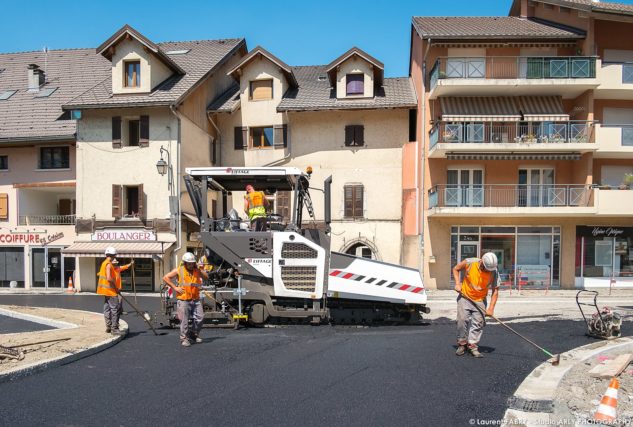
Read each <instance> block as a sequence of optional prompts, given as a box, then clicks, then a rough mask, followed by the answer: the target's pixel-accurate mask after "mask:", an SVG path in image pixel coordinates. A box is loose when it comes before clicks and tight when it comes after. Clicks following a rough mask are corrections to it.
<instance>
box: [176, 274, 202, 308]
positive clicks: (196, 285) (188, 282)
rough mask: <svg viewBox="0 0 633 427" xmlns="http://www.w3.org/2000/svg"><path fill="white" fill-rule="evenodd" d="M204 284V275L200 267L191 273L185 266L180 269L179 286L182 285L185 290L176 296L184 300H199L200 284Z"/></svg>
mask: <svg viewBox="0 0 633 427" xmlns="http://www.w3.org/2000/svg"><path fill="white" fill-rule="evenodd" d="M201 285H202V275H201V274H200V271H198V269H195V270H193V273H189V270H187V269H186V268H185V267H184V266H181V267H180V268H179V269H178V286H181V287H182V289H183V290H184V292H183V293H182V294H180V295H176V298H178V299H179V300H182V301H197V300H199V299H200V286H201Z"/></svg>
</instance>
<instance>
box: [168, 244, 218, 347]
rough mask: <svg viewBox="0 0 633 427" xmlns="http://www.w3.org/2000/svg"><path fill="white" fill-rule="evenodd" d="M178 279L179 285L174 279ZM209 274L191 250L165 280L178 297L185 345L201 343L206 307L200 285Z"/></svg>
mask: <svg viewBox="0 0 633 427" xmlns="http://www.w3.org/2000/svg"><path fill="white" fill-rule="evenodd" d="M175 278H177V279H178V286H176V285H174V283H173V282H172V280H173V279H175ZM208 278H209V276H208V275H207V273H206V272H205V271H204V270H203V269H202V268H201V266H199V265H197V264H196V257H195V255H194V254H192V253H191V252H186V253H185V254H184V255H183V256H182V265H180V266H179V267H176V268H174V269H173V270H172V271H170V272H169V273H167V274H166V275H165V276H164V277H163V280H164V281H165V283H166V284H167V286H169V287H170V288H171V289H172V290H173V292H174V293H175V294H176V298H177V299H178V303H177V304H178V305H177V307H178V308H177V313H178V318H179V319H180V343H181V345H182V346H183V347H189V346H191V344H192V342H195V343H201V342H202V338H200V336H199V335H200V330H201V329H202V321H203V318H204V309H203V306H202V302H201V301H200V286H201V285H202V280H203V279H208ZM190 318H193V327H192V328H191V330H189V319H190Z"/></svg>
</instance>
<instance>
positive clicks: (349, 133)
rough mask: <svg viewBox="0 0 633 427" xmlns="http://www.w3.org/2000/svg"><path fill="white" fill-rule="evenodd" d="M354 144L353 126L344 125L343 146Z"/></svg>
mask: <svg viewBox="0 0 633 427" xmlns="http://www.w3.org/2000/svg"><path fill="white" fill-rule="evenodd" d="M353 144H354V126H351V125H348V126H345V146H347V147H349V146H350V145H353Z"/></svg>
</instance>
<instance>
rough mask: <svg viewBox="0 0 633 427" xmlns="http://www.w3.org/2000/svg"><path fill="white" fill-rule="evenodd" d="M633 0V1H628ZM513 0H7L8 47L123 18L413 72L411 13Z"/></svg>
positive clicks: (486, 12)
mask: <svg viewBox="0 0 633 427" xmlns="http://www.w3.org/2000/svg"><path fill="white" fill-rule="evenodd" d="M621 2H622V3H631V4H633V0H622V1H621ZM511 3H512V0H391V1H385V0H345V1H341V0H338V1H336V0H295V1H289V0H268V1H262V0H259V1H253V0H241V1H236V0H222V1H218V0H208V1H188V0H180V1H174V0H172V1H165V0H156V1H144V0H136V1H134V0H125V1H121V0H112V1H105V0H101V1H97V0H89V1H85V0H84V1H78V0H64V1H43V0H16V1H8V0H5V1H3V2H2V6H1V8H2V9H1V10H2V16H3V19H2V26H1V27H0V52H16V51H27V50H38V49H42V47H44V46H48V47H49V49H61V48H73V47H96V46H98V45H99V44H101V43H102V42H103V41H104V40H105V39H107V38H108V37H109V36H110V35H112V33H114V32H115V31H116V30H117V29H119V28H120V27H121V26H122V25H123V24H126V23H128V24H130V25H132V26H133V27H134V28H136V29H137V30H139V31H140V32H141V33H143V34H144V35H145V36H147V37H149V38H150V39H151V40H153V41H155V42H161V41H169V40H194V39H215V38H233V37H245V38H246V43H247V46H248V48H249V50H250V49H252V48H254V47H255V46H257V45H262V46H263V47H265V48H266V49H268V50H269V51H271V52H272V53H273V54H275V55H277V56H278V57H279V58H281V59H282V60H283V61H285V62H286V63H288V64H289V65H316V64H327V63H329V62H330V61H332V60H333V59H334V58H336V57H337V56H339V55H340V54H342V53H343V52H345V51H346V50H347V49H349V48H350V47H352V46H358V47H360V48H361V49H364V50H366V51H367V52H368V53H369V54H371V55H373V56H375V57H376V58H377V59H379V60H380V61H382V62H384V64H385V74H386V75H387V76H406V75H407V74H408V63H409V38H410V26H411V16H413V15H429V16H445V15H449V16H451V15H466V16H495V15H501V16H504V15H507V14H508V11H509V9H510V4H511Z"/></svg>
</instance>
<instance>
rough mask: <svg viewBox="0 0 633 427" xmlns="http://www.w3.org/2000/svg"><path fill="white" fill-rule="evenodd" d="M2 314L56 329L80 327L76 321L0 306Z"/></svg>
mask: <svg viewBox="0 0 633 427" xmlns="http://www.w3.org/2000/svg"><path fill="white" fill-rule="evenodd" d="M0 315H2V316H7V317H12V318H14V319H20V320H26V321H28V322H33V323H39V324H41V325H46V326H51V327H53V328H55V329H72V328H78V326H77V325H75V324H74V323H70V322H64V321H62V320H53V319H48V318H46V317H42V316H36V315H34V314H27V313H20V312H18V311H13V310H5V309H4V308H0Z"/></svg>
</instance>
